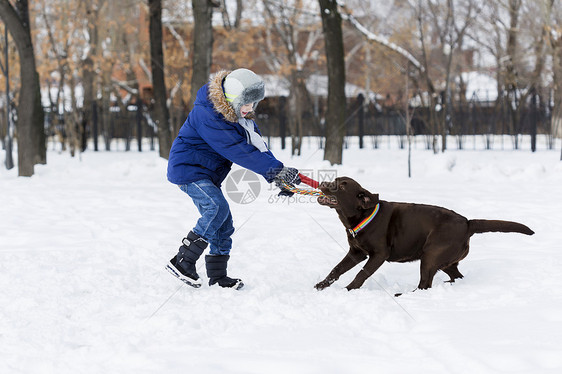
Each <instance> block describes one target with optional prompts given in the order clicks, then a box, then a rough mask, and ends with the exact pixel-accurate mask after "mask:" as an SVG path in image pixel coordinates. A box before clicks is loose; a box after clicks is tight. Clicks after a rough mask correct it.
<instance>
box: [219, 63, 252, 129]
mask: <svg viewBox="0 0 562 374" xmlns="http://www.w3.org/2000/svg"><path fill="white" fill-rule="evenodd" d="M231 72H232V71H229V70H220V71H218V72H217V73H216V74H214V75H211V77H210V78H209V86H208V87H209V100H210V101H211V103H212V104H213V108H214V109H215V111H216V112H217V113H220V114H222V115H223V116H224V118H225V119H226V120H227V121H230V122H238V116H237V115H236V112H235V111H234V108H233V107H232V105H230V103H229V102H228V101H226V96H225V95H224V89H223V82H224V79H225V78H226V76H227V75H228V74H230V73H231ZM246 118H250V119H253V118H254V114H253V113H250V114H249V115H248V116H247V117H246Z"/></svg>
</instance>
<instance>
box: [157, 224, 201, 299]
mask: <svg viewBox="0 0 562 374" xmlns="http://www.w3.org/2000/svg"><path fill="white" fill-rule="evenodd" d="M208 244H209V243H207V241H206V240H205V239H203V238H202V237H200V236H199V235H197V234H196V233H194V232H193V231H190V232H189V234H187V237H185V238H183V240H182V246H181V247H180V249H179V251H178V254H177V255H176V256H175V257H173V258H172V259H171V260H170V261H169V262H168V265H167V266H166V269H167V270H168V271H169V272H170V273H172V275H173V276H175V277H176V278H178V279H179V280H181V281H182V282H184V283H185V284H187V285H189V286H191V287H195V288H199V287H201V280H200V279H199V275H198V274H197V270H196V269H195V263H196V262H197V260H198V259H199V257H201V254H202V253H203V251H204V250H205V248H207V245H208Z"/></svg>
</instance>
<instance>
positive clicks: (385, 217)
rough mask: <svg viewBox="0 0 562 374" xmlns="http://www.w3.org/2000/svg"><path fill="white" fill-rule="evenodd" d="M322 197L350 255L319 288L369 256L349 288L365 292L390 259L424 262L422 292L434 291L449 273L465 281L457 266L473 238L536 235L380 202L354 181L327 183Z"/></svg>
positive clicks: (513, 226)
mask: <svg viewBox="0 0 562 374" xmlns="http://www.w3.org/2000/svg"><path fill="white" fill-rule="evenodd" d="M320 190H321V191H322V192H323V193H324V195H325V197H324V196H321V197H319V198H318V202H319V203H320V204H322V205H325V206H329V207H330V208H334V209H335V210H336V212H338V215H339V218H340V220H341V221H342V223H343V225H344V226H345V228H346V229H347V239H348V242H349V247H350V249H349V252H348V253H347V255H346V256H345V257H344V258H343V260H342V261H341V262H340V263H339V264H337V265H336V267H335V268H334V269H333V270H332V271H331V272H330V274H328V276H327V277H326V279H324V280H323V281H322V282H320V283H318V284H317V285H316V286H315V287H316V289H318V290H322V289H324V288H326V287H328V286H330V285H331V284H332V283H334V282H335V281H336V280H338V278H339V277H340V276H341V275H342V274H343V273H345V272H347V271H348V270H350V269H351V268H353V267H354V266H355V265H357V264H358V263H359V262H361V261H363V260H365V259H366V258H367V257H368V258H369V259H368V260H367V262H366V263H365V265H364V266H363V268H362V269H361V271H360V272H359V274H357V276H356V277H355V279H354V280H353V281H352V282H351V283H350V284H349V285H348V286H347V287H346V288H347V289H348V290H352V289H356V288H359V287H361V286H362V285H363V283H364V282H365V280H367V278H369V277H370V276H371V275H372V274H373V273H374V272H375V271H376V270H377V269H378V268H379V267H380V266H381V265H382V264H383V262H385V261H389V262H409V261H414V260H421V266H420V273H421V278H420V283H419V284H418V288H420V289H427V288H430V287H431V284H432V282H433V277H434V276H435V273H437V271H438V270H443V271H444V272H445V273H446V274H447V275H448V276H449V277H450V278H451V280H450V282H454V281H455V279H458V278H462V277H463V275H462V274H461V273H460V272H459V270H458V268H457V266H458V264H459V261H461V260H462V259H464V258H465V257H466V255H467V254H468V243H469V240H470V237H471V236H472V235H473V234H477V233H484V232H492V231H499V232H519V233H522V234H527V235H533V234H534V232H533V231H532V230H531V229H530V228H528V227H527V226H525V225H522V224H520V223H517V222H510V221H497V220H482V219H476V220H468V219H466V218H465V217H463V216H461V215H460V214H457V213H455V212H453V211H451V210H448V209H445V208H442V207H438V206H432V205H422V204H411V203H396V202H389V201H383V200H379V195H378V194H372V193H370V192H369V191H367V190H365V189H364V188H362V187H361V186H360V185H359V183H357V182H356V181H354V180H353V179H351V178H347V177H341V178H336V180H335V181H334V182H331V183H327V182H323V183H322V184H320Z"/></svg>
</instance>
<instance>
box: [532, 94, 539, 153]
mask: <svg viewBox="0 0 562 374" xmlns="http://www.w3.org/2000/svg"><path fill="white" fill-rule="evenodd" d="M531 95H533V96H532V99H531V151H532V152H536V151H537V122H538V111H537V104H538V103H537V96H538V94H537V91H536V89H535V88H534V87H533V88H532V90H531Z"/></svg>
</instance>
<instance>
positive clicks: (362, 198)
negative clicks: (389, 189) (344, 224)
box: [357, 190, 379, 209]
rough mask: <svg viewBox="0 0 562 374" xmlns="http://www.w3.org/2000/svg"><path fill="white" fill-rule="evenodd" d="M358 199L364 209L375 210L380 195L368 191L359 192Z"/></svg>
mask: <svg viewBox="0 0 562 374" xmlns="http://www.w3.org/2000/svg"><path fill="white" fill-rule="evenodd" d="M357 198H358V199H359V204H360V206H361V208H363V209H371V208H374V207H375V205H377V203H378V202H379V194H377V193H375V194H373V193H370V192H369V191H367V190H363V191H361V192H359V194H358V195H357Z"/></svg>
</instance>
